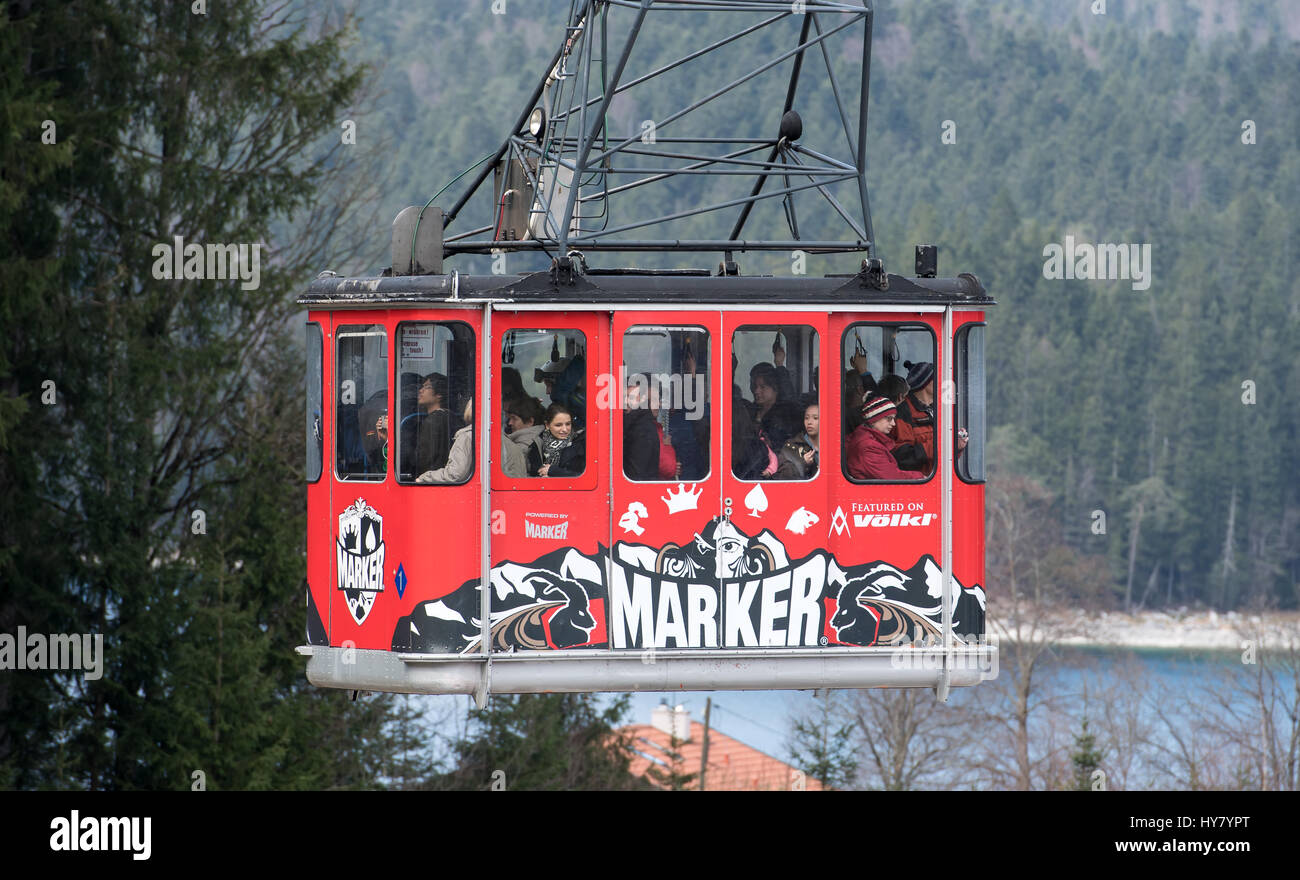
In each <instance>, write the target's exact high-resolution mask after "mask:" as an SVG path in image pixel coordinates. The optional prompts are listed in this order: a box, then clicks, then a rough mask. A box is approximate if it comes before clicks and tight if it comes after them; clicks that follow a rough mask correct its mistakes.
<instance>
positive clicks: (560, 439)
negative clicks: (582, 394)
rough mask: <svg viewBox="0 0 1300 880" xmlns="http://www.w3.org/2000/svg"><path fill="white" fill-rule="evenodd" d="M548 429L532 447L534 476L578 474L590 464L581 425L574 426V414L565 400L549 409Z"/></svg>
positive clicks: (530, 466)
mask: <svg viewBox="0 0 1300 880" xmlns="http://www.w3.org/2000/svg"><path fill="white" fill-rule="evenodd" d="M545 418H546V423H545V430H543V431H542V432H541V433H540V434H538V435H537V439H536V440H534V441H533V443H532V444H531V445H530V446H529V447H528V475H529V476H530V477H577V476H580V475H581V474H582V472H583V471H584V470H586V467H587V454H586V446H585V443H584V438H583V432H582V430H581V429H579V430H576V431H575V430H574V428H573V414H572V413H571V412H569V409H568V407H566V406H564V405H563V404H559V403H553V404H551V405H550V406H549V407H547V409H546V416H545Z"/></svg>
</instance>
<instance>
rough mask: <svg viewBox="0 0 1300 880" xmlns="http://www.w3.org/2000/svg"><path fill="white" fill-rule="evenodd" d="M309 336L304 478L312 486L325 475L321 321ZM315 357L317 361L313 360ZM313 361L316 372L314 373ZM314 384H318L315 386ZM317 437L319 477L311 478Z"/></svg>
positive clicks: (312, 326)
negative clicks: (313, 398)
mask: <svg viewBox="0 0 1300 880" xmlns="http://www.w3.org/2000/svg"><path fill="white" fill-rule="evenodd" d="M313 329H314V330H315V332H316V339H315V343H316V347H315V350H314V351H313V350H312V339H311V338H310V337H311V333H312V330H313ZM306 333H307V336H308V338H307V339H306V341H305V343H304V345H305V346H306V355H307V388H306V399H305V400H304V402H303V403H304V406H303V408H304V413H303V415H304V417H305V418H306V424H305V426H304V427H305V429H306V441H307V449H306V454H307V460H306V461H305V462H304V463H303V475H304V477H305V478H306V483H307V484H308V485H313V484H315V483H319V482H320V480H321V477H322V476H324V474H325V331H324V329H323V328H322V327H321V324H320V322H319V321H308V322H306ZM313 356H314V361H313ZM313 362H314V364H315V366H316V369H315V370H314V371H313V370H312V365H313ZM313 383H314V384H313ZM313 390H314V391H315V402H316V408H317V414H316V423H315V424H314V425H313V424H312V418H311V405H312V392H313ZM313 434H314V435H315V445H316V476H314V477H313V476H311V473H312V469H311V465H312V460H311V450H312V435H313Z"/></svg>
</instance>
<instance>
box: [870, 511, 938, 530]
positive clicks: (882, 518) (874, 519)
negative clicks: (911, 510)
mask: <svg viewBox="0 0 1300 880" xmlns="http://www.w3.org/2000/svg"><path fill="white" fill-rule="evenodd" d="M938 516H939V515H938V514H937V513H918V514H915V515H910V514H906V513H894V514H888V513H877V514H875V515H874V516H873V515H872V514H861V513H855V514H853V524H854V525H855V526H858V527H871V528H882V527H888V526H928V525H929V524H930V523H931V522H933V521H934V520H935V519H937V518H938Z"/></svg>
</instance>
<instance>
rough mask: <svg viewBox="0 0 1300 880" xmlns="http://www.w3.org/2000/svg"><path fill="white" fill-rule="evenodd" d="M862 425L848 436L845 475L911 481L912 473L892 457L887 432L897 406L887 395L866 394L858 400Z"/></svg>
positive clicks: (913, 477)
mask: <svg viewBox="0 0 1300 880" xmlns="http://www.w3.org/2000/svg"><path fill="white" fill-rule="evenodd" d="M861 413H862V424H860V425H858V427H857V428H855V429H854V431H853V433H852V434H850V435H849V444H848V446H849V448H848V471H849V476H850V477H853V478H854V479H858V480H912V479H915V478H916V474H914V473H911V472H909V471H905V470H903V469H902V468H900V467H899V466H898V462H897V461H895V460H894V456H893V454H892V453H893V449H894V445H895V442H894V439H893V437H891V436H890V432H891V431H893V429H894V422H895V420H896V419H897V417H898V407H896V406H894V402H893V401H892V400H890V399H889V398H888V397H881V396H880V395H878V394H869V395H867V398H866V400H864V401H863V402H862V409H861Z"/></svg>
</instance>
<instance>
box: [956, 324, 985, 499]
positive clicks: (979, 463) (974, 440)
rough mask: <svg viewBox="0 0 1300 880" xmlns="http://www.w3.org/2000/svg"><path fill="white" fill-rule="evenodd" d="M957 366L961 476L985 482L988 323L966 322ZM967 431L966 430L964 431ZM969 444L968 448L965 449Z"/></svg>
mask: <svg viewBox="0 0 1300 880" xmlns="http://www.w3.org/2000/svg"><path fill="white" fill-rule="evenodd" d="M953 342H954V344H953V350H954V351H955V352H956V363H955V366H956V368H957V407H956V409H957V419H956V421H957V438H956V440H955V441H954V442H953V449H954V450H955V451H956V455H957V459H956V462H955V463H956V466H957V476H959V477H961V478H962V479H963V480H965V481H966V482H968V483H982V482H984V479H985V478H984V441H985V437H986V436H987V434H986V426H985V409H984V325H983V324H966V325H965V326H963V327H962V328H960V329H959V330H958V331H957V337H956V339H955V340H953ZM963 432H964V433H963ZM963 443H965V448H964V449H963V448H961V447H962V444H963Z"/></svg>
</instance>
